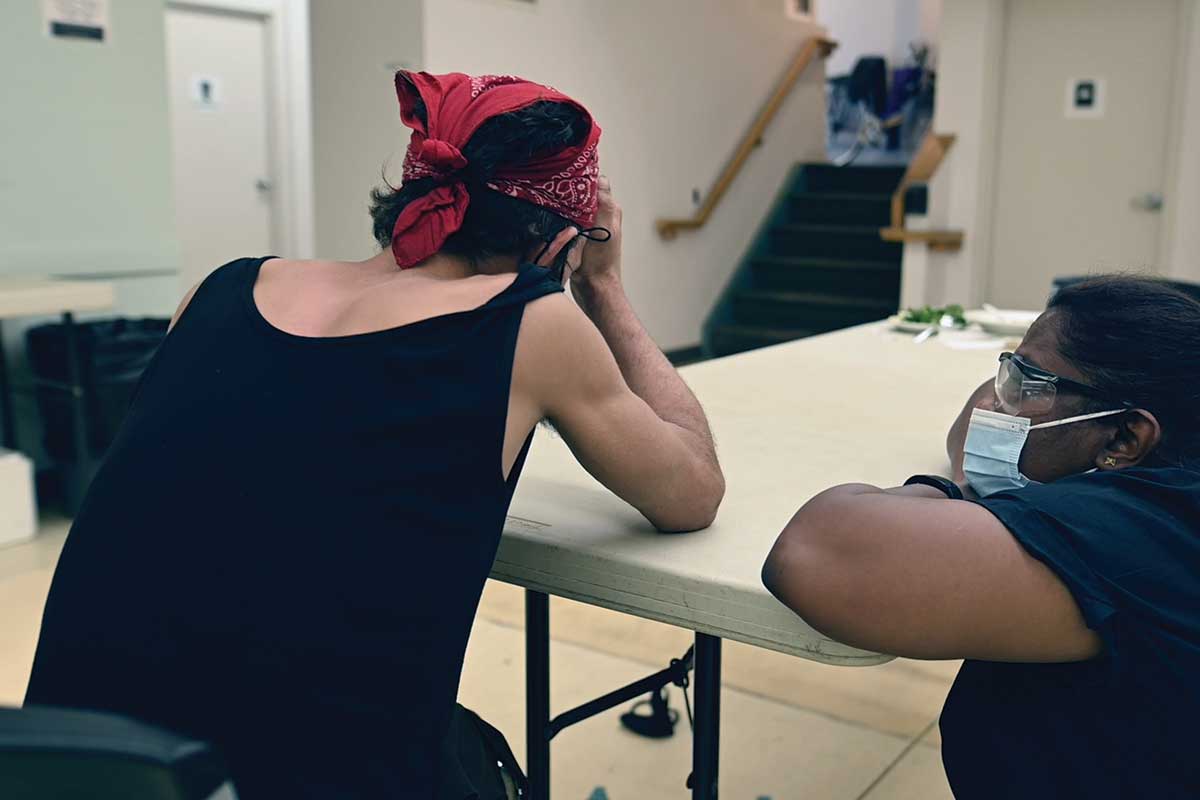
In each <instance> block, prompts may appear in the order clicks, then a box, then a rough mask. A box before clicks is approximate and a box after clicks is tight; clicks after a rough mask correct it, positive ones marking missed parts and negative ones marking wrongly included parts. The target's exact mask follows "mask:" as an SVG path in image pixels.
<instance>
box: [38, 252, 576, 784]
mask: <svg viewBox="0 0 1200 800" xmlns="http://www.w3.org/2000/svg"><path fill="white" fill-rule="evenodd" d="M264 260H265V259H244V260H240V261H235V262H232V263H230V264H227V265H225V266H224V267H222V268H220V269H219V270H217V271H216V272H214V273H213V274H212V275H211V276H210V277H209V278H208V279H207V280H206V281H205V282H204V283H203V284H202V285H201V287H200V288H199V290H198V291H197V292H196V294H195V296H194V297H193V299H192V301H191V303H190V304H189V307H188V308H187V310H186V312H185V313H184V314H183V316H182V318H181V319H180V321H179V323H178V324H177V326H176V328H175V330H174V331H172V333H171V334H170V335H169V336H168V337H167V339H166V340H165V341H164V343H163V345H162V347H161V348H160V350H159V353H158V354H157V355H156V356H155V358H154V360H153V361H152V362H151V364H150V366H149V367H148V369H147V371H146V374H145V375H144V376H143V379H142V385H141V386H140V388H139V390H138V393H137V396H136V397H135V400H134V403H133V406H132V408H131V409H130V412H129V415H128V417H127V419H126V421H125V424H124V426H123V428H122V430H121V432H120V434H119V436H118V437H117V439H116V441H115V442H114V443H113V445H112V447H111V449H110V451H109V452H108V454H107V456H106V458H105V461H104V464H103V465H102V467H101V469H100V472H99V474H98V475H97V477H96V479H95V481H94V483H93V484H92V487H91V490H90V491H89V493H88V496H87V498H86V500H85V502H84V505H83V507H82V508H81V510H80V513H79V515H78V517H77V519H76V520H75V524H74V526H73V528H72V530H71V533H70V535H69V537H68V539H67V543H66V546H65V548H64V550H63V554H62V557H61V560H60V561H59V564H58V568H57V571H56V573H55V577H54V583H53V586H52V589H51V592H50V597H49V600H48V602H47V605H46V612H45V617H44V619H43V625H42V633H41V639H40V641H39V644H38V651H37V656H36V659H35V664H34V670H33V677H32V680H31V683H30V687H29V691H28V695H27V697H26V701H27V702H30V703H44V704H55V705H67V706H74V707H84V708H99V709H109V710H114V711H118V712H122V713H125V714H129V715H132V716H135V717H139V718H141V719H144V720H148V721H150V722H154V723H158V724H161V725H165V726H167V727H170V728H173V729H175V730H178V731H181V732H185V733H189V734H192V735H196V736H200V737H204V738H206V739H208V740H210V741H212V742H214V743H216V744H217V745H218V746H220V747H221V748H222V749H223V750H224V752H225V754H226V757H227V758H228V760H229V762H230V764H231V767H232V769H233V771H234V775H235V779H236V781H237V784H238V787H239V791H240V793H241V797H242V798H243V799H244V800H254V799H255V798H261V797H322V798H325V797H372V798H382V797H429V796H430V794H431V792H432V788H431V787H432V783H433V779H434V774H435V771H436V769H437V763H436V762H437V758H438V750H439V746H440V743H441V738H442V735H443V733H444V732H445V730H446V727H447V725H448V721H449V718H450V713H451V710H452V707H453V703H454V700H455V697H456V694H457V691H458V681H459V675H460V672H461V669H462V663H463V655H464V650H465V647H466V643H467V638H468V635H469V633H470V628H471V622H472V619H473V617H474V615H475V610H476V607H477V605H478V602H479V597H480V594H481V592H482V589H483V585H484V582H485V580H486V578H487V575H488V572H489V570H490V568H491V564H492V561H493V558H494V556H495V552H496V547H497V544H498V542H499V538H500V533H501V530H502V528H503V524H504V518H505V514H506V512H507V509H508V505H509V502H510V500H511V498H512V493H513V489H514V487H515V484H516V481H517V477H518V476H519V474H520V471H521V466H522V464H523V462H524V458H525V454H526V453H527V452H528V448H529V443H530V442H529V440H527V441H526V442H525V446H524V449H523V450H522V451H521V456H520V458H519V459H518V461H517V464H516V466H515V467H514V468H513V470H512V472H511V475H510V476H509V478H508V480H505V479H504V478H503V477H502V472H501V462H502V450H503V445H504V438H505V427H506V424H507V416H508V401H509V387H510V383H511V376H512V367H513V356H514V351H515V348H516V342H517V334H518V331H519V328H520V324H521V317H522V312H523V310H524V306H525V304H526V303H528V302H529V301H531V300H534V299H536V298H538V297H542V296H544V295H547V294H551V293H553V292H558V291H562V287H561V286H560V285H559V284H558V283H556V282H555V281H554V280H553V279H552V278H551V277H550V275H549V272H548V271H546V270H543V269H540V268H538V267H534V266H525V267H522V269H521V270H520V272H519V273H518V275H517V276H516V278H515V280H514V282H513V283H512V284H511V285H510V286H509V287H508V288H507V289H506V290H505V291H503V292H502V293H500V294H499V295H497V296H496V297H494V298H493V299H492V300H491V301H489V302H488V303H486V304H485V305H483V306H481V307H480V308H477V309H474V310H470V311H462V312H458V313H452V314H446V315H444V316H439V317H434V318H431V319H426V320H423V321H419V322H415V323H413V324H410V325H405V326H403V327H399V328H393V329H388V330H383V331H378V332H373V333H366V334H362V335H355V336H344V337H331V338H305V337H299V336H295V335H292V334H289V333H286V332H284V331H281V330H279V329H277V328H275V327H273V326H272V325H271V324H270V323H268V322H267V321H266V319H264V318H263V317H262V315H261V314H260V313H259V312H258V309H257V306H256V305H255V303H254V299H253V287H254V283H255V279H256V278H257V275H258V272H259V268H260V267H261V266H262V262H263V261H264ZM530 440H532V434H530Z"/></svg>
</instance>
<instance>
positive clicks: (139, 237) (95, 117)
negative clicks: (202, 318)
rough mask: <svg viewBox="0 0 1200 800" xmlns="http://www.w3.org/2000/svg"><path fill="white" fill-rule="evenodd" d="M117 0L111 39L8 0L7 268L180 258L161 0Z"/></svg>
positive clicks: (0, 159)
mask: <svg viewBox="0 0 1200 800" xmlns="http://www.w3.org/2000/svg"><path fill="white" fill-rule="evenodd" d="M111 5H112V9H111V23H112V24H111V30H110V32H109V33H110V36H109V39H108V40H107V41H105V42H92V41H84V40H79V39H61V38H51V37H49V36H47V35H46V34H45V33H44V32H43V22H42V10H41V3H39V2H32V0H23V1H22V2H5V3H3V4H2V6H0V115H2V121H0V176H2V177H0V274H2V273H13V272H25V273H35V274H47V273H80V272H109V271H129V270H133V269H163V268H167V269H174V268H176V267H177V266H178V249H177V245H176V241H175V233H174V221H173V217H172V213H171V184H170V180H171V173H170V169H171V161H170V139H169V133H168V127H167V96H166V86H165V52H164V33H163V11H162V4H161V2H145V0H112V4H111Z"/></svg>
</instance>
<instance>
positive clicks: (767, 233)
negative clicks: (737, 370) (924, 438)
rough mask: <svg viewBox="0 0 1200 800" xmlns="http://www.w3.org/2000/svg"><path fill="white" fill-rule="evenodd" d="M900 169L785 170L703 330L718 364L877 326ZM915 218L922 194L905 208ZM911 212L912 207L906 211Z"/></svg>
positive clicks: (895, 291)
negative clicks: (885, 236) (883, 231)
mask: <svg viewBox="0 0 1200 800" xmlns="http://www.w3.org/2000/svg"><path fill="white" fill-rule="evenodd" d="M903 174H904V168H903V167H834V166H832V165H829V164H801V165H798V166H797V167H796V168H795V169H793V170H792V173H791V174H790V175H789V176H788V179H787V181H786V183H785V185H784V187H783V190H782V192H781V193H780V196H779V198H778V200H777V201H776V203H775V206H774V208H773V209H772V210H771V212H770V214H769V215H768V217H767V220H766V222H765V224H764V225H763V227H762V229H761V230H760V231H759V233H758V235H757V236H756V238H755V240H754V242H753V244H752V245H751V247H750V251H749V253H748V254H747V255H746V257H745V259H744V260H743V262H742V265H741V266H740V268H739V269H738V270H737V272H736V273H735V275H734V277H733V280H732V281H731V282H730V284H729V286H728V288H727V289H726V291H725V293H724V294H723V295H722V297H721V299H720V301H718V304H717V307H716V308H715V309H714V310H713V313H712V314H711V315H710V317H709V319H708V321H707V322H706V323H705V330H704V349H705V352H706V354H707V355H709V356H712V357H719V356H725V355H731V354H733V353H738V352H742V351H744V350H752V349H754V348H756V347H763V346H766V345H770V344H778V343H779V342H786V341H790V340H792V339H802V338H804V337H806V336H813V335H815V334H818V333H826V332H828V331H834V330H838V329H840V328H847V327H850V326H852V325H859V324H862V323H864V322H873V321H875V320H880V319H884V318H885V317H887V316H889V315H891V314H893V313H895V311H896V309H897V306H898V305H899V302H900V259H901V253H902V247H903V245H902V244H901V243H899V242H885V241H883V240H882V239H881V238H880V236H879V230H880V228H884V227H887V226H888V224H889V219H890V217H889V213H890V208H891V205H890V204H891V199H892V193H893V192H894V191H895V190H896V187H897V185H898V184H899V183H900V179H901V177H902V176H903ZM908 203H909V205H908V209H909V210H910V211H920V210H923V206H924V196H923V192H922V193H920V196H919V197H910V198H909V199H908ZM914 204H915V207H914Z"/></svg>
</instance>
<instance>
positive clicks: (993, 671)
mask: <svg viewBox="0 0 1200 800" xmlns="http://www.w3.org/2000/svg"><path fill="white" fill-rule="evenodd" d="M981 504H982V505H983V506H984V507H985V508H987V509H988V510H989V511H990V512H992V513H993V514H994V515H995V516H996V517H997V518H998V519H999V520H1000V521H1001V522H1003V523H1004V525H1005V527H1007V528H1008V529H1009V531H1011V532H1012V534H1013V536H1015V537H1016V539H1017V541H1019V542H1020V543H1021V545H1022V546H1023V547H1024V548H1025V549H1026V550H1027V551H1028V552H1029V553H1030V554H1031V555H1033V556H1034V557H1035V558H1037V559H1039V560H1040V561H1042V562H1043V563H1045V564H1046V565H1047V566H1048V567H1049V568H1050V569H1051V570H1053V571H1054V573H1055V574H1056V575H1058V577H1059V578H1060V579H1061V580H1062V582H1063V583H1064V584H1065V585H1066V586H1067V588H1068V589H1069V590H1070V591H1071V594H1072V595H1073V596H1074V598H1075V601H1076V603H1078V605H1079V609H1080V611H1082V613H1083V617H1084V619H1085V620H1086V622H1087V625H1088V627H1090V628H1091V629H1093V630H1094V631H1096V632H1097V633H1098V634H1099V636H1100V637H1101V639H1102V640H1103V643H1104V649H1103V652H1102V654H1101V655H1100V656H1099V657H1097V658H1095V659H1093V660H1091V661H1086V662H1079V663H1071V664H1005V663H993V662H984V661H968V662H966V663H965V664H964V665H963V667H962V670H961V671H960V672H959V674H958V678H957V680H956V681H955V683H954V688H953V689H952V690H951V692H950V696H949V697H948V698H947V700H946V706H945V708H944V709H943V711H942V718H941V729H942V738H943V745H942V756H943V761H944V762H945V766H946V773H947V775H948V777H949V779H950V785H951V787H952V788H953V790H954V793H955V796H956V797H957V798H959V800H977V799H978V798H1023V799H1024V800H1027V799H1028V798H1058V799H1059V800H1061V799H1062V798H1089V800H1097V799H1098V798H1143V797H1144V798H1155V800H1167V799H1168V798H1200V754H1198V753H1197V751H1196V742H1197V733H1196V730H1197V725H1198V724H1200V470H1196V469H1187V468H1176V467H1161V468H1134V469H1125V470H1120V471H1110V472H1099V473H1092V474H1088V475H1080V476H1076V477H1073V478H1068V479H1065V480H1061V481H1057V482H1055V483H1053V484H1048V485H1035V486H1030V487H1028V488H1025V489H1022V490H1020V491H1015V492H1005V493H1000V494H997V495H993V496H991V497H988V498H986V499H984V500H982V501H981Z"/></svg>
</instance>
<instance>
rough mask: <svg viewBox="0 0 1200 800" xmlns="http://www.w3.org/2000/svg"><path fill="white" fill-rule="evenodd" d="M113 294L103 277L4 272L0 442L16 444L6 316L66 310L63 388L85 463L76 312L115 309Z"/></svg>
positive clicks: (0, 297)
mask: <svg viewBox="0 0 1200 800" xmlns="http://www.w3.org/2000/svg"><path fill="white" fill-rule="evenodd" d="M115 297H116V294H115V290H114V288H113V285H112V284H111V283H107V282H104V281H79V280H54V279H50V278H33V277H29V278H26V277H5V276H0V447H5V448H8V449H10V450H16V449H17V444H16V422H15V420H14V415H13V391H12V384H11V382H10V380H9V375H8V363H7V360H6V358H5V353H4V346H3V324H4V320H5V319H12V318H14V317H34V316H41V315H44V314H62V321H63V325H64V326H65V329H66V334H67V337H66V338H67V364H68V369H69V373H68V374H69V378H68V381H67V383H66V384H64V385H63V386H61V387H60V388H62V389H63V390H64V391H67V392H68V393H69V394H70V396H71V408H72V415H73V420H74V423H75V425H74V427H75V452H76V453H77V454H79V455H78V458H79V459H80V464H81V465H82V464H84V463H85V461H86V459H87V458H88V453H89V449H88V447H87V441H88V440H87V418H86V416H87V415H86V414H85V413H84V409H83V389H82V387H81V386H80V364H79V351H78V347H77V345H78V342H77V341H76V336H75V314H76V313H78V312H81V311H103V310H105V309H108V308H112V305H113V302H114V300H115Z"/></svg>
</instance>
